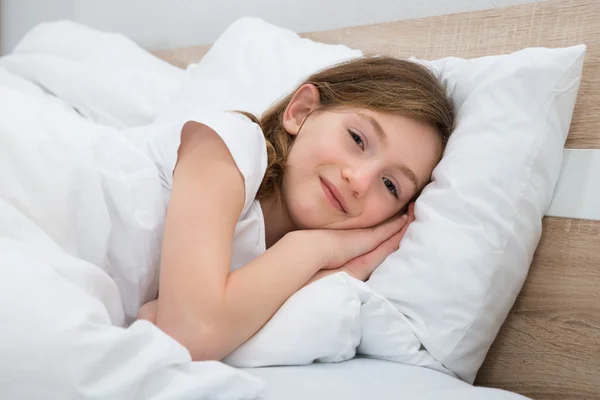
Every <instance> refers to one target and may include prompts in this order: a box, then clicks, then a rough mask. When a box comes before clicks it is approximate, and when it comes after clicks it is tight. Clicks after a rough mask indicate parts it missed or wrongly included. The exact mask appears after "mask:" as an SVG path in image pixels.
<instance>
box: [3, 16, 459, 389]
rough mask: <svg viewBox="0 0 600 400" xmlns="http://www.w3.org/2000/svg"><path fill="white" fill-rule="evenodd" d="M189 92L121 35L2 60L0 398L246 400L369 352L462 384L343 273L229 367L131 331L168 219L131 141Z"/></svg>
mask: <svg viewBox="0 0 600 400" xmlns="http://www.w3.org/2000/svg"><path fill="white" fill-rule="evenodd" d="M190 79H193V74H190V73H189V71H183V70H180V69H177V68H175V67H172V66H170V65H168V64H166V63H164V62H162V61H159V60H158V59H156V58H154V57H153V56H151V55H150V54H149V53H147V52H145V51H144V50H142V49H140V48H139V47H137V46H136V45H135V44H134V43H132V42H130V41H129V40H127V39H126V38H124V37H122V36H119V35H112V34H106V33H100V32H96V31H93V30H90V29H88V28H84V27H82V26H79V25H76V24H73V23H69V22H60V23H52V24H44V25H40V26H38V27H36V28H35V29H34V30H33V31H32V32H30V33H29V34H28V35H27V36H26V37H25V38H24V39H23V41H22V42H21V43H20V45H19V46H18V47H17V49H16V50H15V52H14V53H13V54H11V55H9V56H5V57H3V58H1V59H0V110H1V115H2V116H1V118H0V274H1V277H0V318H1V319H2V321H3V327H2V329H1V330H0V394H1V397H2V398H20V399H23V398H45V399H51V398H53V399H69V398H80V397H86V398H102V399H106V398H145V399H146V398H147V399H162V398H190V399H191V398H194V399H200V398H211V399H221V398H227V399H250V398H255V397H256V396H257V395H258V394H259V393H260V392H261V390H262V388H263V382H262V381H261V380H260V379H258V378H256V377H253V376H252V375H249V374H247V373H246V372H243V371H241V370H238V369H236V368H233V367H253V366H265V365H290V364H294V365H302V364H308V363H311V362H313V361H322V362H338V361H343V360H347V359H350V358H352V357H353V356H354V355H355V354H356V353H357V352H359V353H363V354H368V355H370V356H373V357H378V358H385V359H388V360H393V361H399V362H403V363H408V364H413V365H421V366H426V367H429V368H432V369H436V370H440V371H443V372H445V373H448V374H451V373H450V372H448V371H447V370H446V369H445V368H444V367H443V366H442V365H441V364H439V363H438V362H437V361H435V360H434V359H433V358H432V357H431V356H430V355H429V353H427V351H426V350H425V349H423V348H422V347H421V345H420V342H419V341H418V340H417V339H416V337H414V335H413V334H412V329H411V325H410V321H408V320H407V319H406V318H405V317H404V316H403V315H402V314H400V313H399V312H398V311H397V310H396V309H395V308H394V307H393V306H391V304H389V302H387V301H386V300H385V299H384V298H382V297H381V296H379V295H377V294H376V293H374V292H373V291H372V290H371V289H369V288H368V286H367V285H365V284H363V283H362V282H358V281H356V280H354V279H351V278H350V277H348V276H347V275H345V274H336V275H333V276H331V277H329V278H327V279H323V280H321V281H318V282H316V283H315V284H313V285H310V286H308V287H306V288H305V289H303V290H301V291H300V292H298V293H297V294H296V295H294V296H293V297H292V298H291V299H290V300H289V301H288V302H287V303H285V304H284V306H283V307H282V308H281V309H280V310H279V312H278V313H277V314H276V315H275V316H274V317H273V319H272V320H271V321H270V322H269V323H268V324H267V325H266V326H265V327H264V328H263V329H262V330H261V331H260V332H259V333H258V334H257V335H255V336H254V337H253V338H252V339H251V340H250V341H249V342H247V343H246V344H245V345H243V346H242V347H241V348H239V349H238V350H237V351H236V352H234V353H233V354H231V355H230V356H229V357H228V358H227V359H226V360H225V363H218V362H191V359H190V356H189V354H188V352H187V351H186V350H185V349H184V348H183V347H182V346H180V345H179V344H178V343H177V342H175V341H174V340H172V339H171V338H170V337H168V336H167V335H165V334H164V333H163V332H162V331H160V330H159V329H158V328H156V327H155V326H154V325H152V324H150V323H148V322H145V321H135V315H136V313H137V310H138V308H139V307H140V306H141V305H142V304H143V303H145V302H146V301H149V300H150V299H152V298H153V297H154V296H155V295H156V292H157V282H158V277H157V276H156V275H155V274H153V273H151V272H150V271H152V270H153V269H152V268H151V266H152V263H155V262H156V260H157V251H159V249H160V241H161V237H160V234H161V232H162V223H163V219H164V211H165V210H164V206H163V200H162V194H161V191H160V190H161V189H160V182H159V179H158V175H157V173H156V170H155V166H154V165H153V163H152V161H151V160H150V159H149V158H148V157H147V156H146V155H145V154H144V153H142V152H141V151H140V150H138V148H137V147H136V146H135V145H134V144H133V143H132V142H131V141H130V140H129V139H128V137H127V135H126V129H127V128H130V127H139V126H143V125H145V124H147V123H149V122H151V121H152V120H153V119H154V118H155V117H156V116H157V115H158V114H160V112H161V111H162V110H163V109H164V108H165V107H167V106H168V105H169V104H171V100H172V99H173V98H174V96H175V95H176V94H177V93H178V92H179V90H180V89H181V88H182V87H183V86H184V85H185V84H186V83H189V80H190ZM390 332H402V333H403V334H402V335H391V334H390ZM407 335H408V337H411V338H414V340H412V341H408V342H407V341H406V340H405V339H403V340H400V339H398V342H397V343H396V342H394V340H395V339H394V338H400V337H403V338H406V337H407ZM227 364H229V365H227ZM232 366H233V367H232Z"/></svg>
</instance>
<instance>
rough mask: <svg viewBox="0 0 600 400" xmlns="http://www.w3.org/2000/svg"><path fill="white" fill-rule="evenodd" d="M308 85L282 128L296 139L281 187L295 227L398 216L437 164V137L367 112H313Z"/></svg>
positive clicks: (352, 224)
mask: <svg viewBox="0 0 600 400" xmlns="http://www.w3.org/2000/svg"><path fill="white" fill-rule="evenodd" d="M311 86H312V85H305V86H303V88H301V89H300V90H299V91H298V92H296V96H294V98H293V99H292V102H291V103H290V105H289V106H288V108H287V110H286V112H285V114H284V127H285V128H286V130H287V131H288V133H289V134H292V135H297V137H296V139H295V142H294V144H293V146H292V149H291V150H290V154H289V156H288V163H287V170H286V174H285V175H284V181H283V202H284V206H285V208H286V211H287V213H288V214H289V216H290V218H291V220H292V222H293V224H294V225H295V227H296V228H297V229H314V228H332V229H355V228H367V227H371V226H375V225H377V224H379V223H381V222H383V221H385V220H387V219H388V218H390V217H392V216H393V215H395V214H397V213H398V212H400V211H401V210H402V209H403V208H404V206H405V205H406V204H407V203H408V202H409V201H410V200H411V199H412V198H413V196H414V195H415V194H416V193H417V192H418V191H420V190H421V189H422V188H423V187H424V186H425V184H427V183H428V182H429V180H430V178H431V173H432V171H433V168H434V167H435V165H436V164H437V162H438V161H439V157H440V154H441V150H442V149H441V142H440V138H439V135H438V134H437V132H436V131H435V130H434V128H432V127H428V126H425V125H423V124H421V123H419V122H416V121H414V120H411V119H409V118H407V117H403V116H399V115H391V114H384V113H380V112H375V111H370V110H366V109H336V110H330V111H319V110H317V111H313V110H314V105H315V104H314V102H315V101H318V92H315V91H316V88H314V86H312V87H311ZM305 88H306V89H305ZM302 90H305V92H304V93H301V91H302ZM315 96H316V98H315ZM311 97H312V106H311ZM316 104H318V102H317V103H316Z"/></svg>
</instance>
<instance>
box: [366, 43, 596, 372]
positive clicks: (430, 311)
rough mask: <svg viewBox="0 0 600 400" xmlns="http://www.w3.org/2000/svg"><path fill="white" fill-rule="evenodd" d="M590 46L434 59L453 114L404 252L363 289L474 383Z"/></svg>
mask: <svg viewBox="0 0 600 400" xmlns="http://www.w3.org/2000/svg"><path fill="white" fill-rule="evenodd" d="M584 54H585V46H583V45H579V46H574V47H569V48H562V49H547V48H528V49H524V50H522V51H518V52H516V53H513V54H508V55H500V56H490V57H482V58H477V59H471V60H462V59H458V58H447V59H442V60H438V61H433V62H429V63H427V62H426V64H429V65H431V66H433V67H434V68H435V69H436V70H438V71H440V73H441V75H442V76H443V78H444V79H445V80H446V82H447V84H448V87H449V90H450V91H451V93H452V96H453V98H454V99H455V102H456V106H457V111H458V118H457V127H456V130H455V132H454V133H453V134H452V136H451V138H450V140H449V142H448V146H447V148H446V151H445V154H444V156H443V159H442V161H441V162H440V164H439V165H438V166H437V168H436V169H435V171H434V174H433V182H432V183H431V184H430V185H428V186H427V187H426V188H425V190H424V191H423V193H422V194H421V196H420V197H419V199H418V201H417V205H416V210H415V213H416V218H417V219H416V221H415V223H414V224H413V225H411V227H410V228H409V229H408V231H407V234H406V236H405V238H404V240H403V242H402V246H401V249H400V250H399V251H397V252H396V253H395V254H393V255H392V256H390V257H388V259H387V260H386V261H385V262H384V263H383V264H382V266H381V267H380V268H378V269H377V270H376V271H375V273H374V274H373V275H372V277H371V279H370V280H369V282H368V284H369V286H370V287H372V288H373V289H375V290H376V291H378V292H379V293H381V294H383V295H384V296H385V297H386V298H387V299H389V300H390V301H391V302H392V303H393V304H394V305H395V306H396V308H397V309H398V310H399V311H400V312H402V313H403V314H404V315H405V316H407V317H408V318H409V319H410V320H411V321H412V324H413V327H414V332H415V334H416V335H417V337H418V338H419V339H420V341H421V342H422V343H423V346H424V347H425V348H426V349H427V350H428V351H429V353H430V354H431V355H433V357H434V358H435V359H436V360H438V361H440V362H441V363H442V364H443V365H444V366H445V367H447V368H449V369H450V370H452V371H453V372H455V373H456V374H457V375H458V376H460V377H461V378H462V379H464V380H466V381H468V382H472V381H473V380H474V379H475V375H476V373H477V370H478V368H479V367H480V366H481V364H482V362H483V360H484V358H485V355H486V353H487V351H488V349H489V346H490V345H491V343H492V342H493V340H494V338H495V337H496V334H497V333H498V330H499V329H500V326H501V325H502V323H503V322H504V320H505V318H506V315H507V314H508V312H509V310H510V308H511V307H512V305H513V303H514V301H515V299H516V297H517V295H518V293H519V291H520V289H521V286H522V284H523V282H524V280H525V277H526V275H527V272H528V269H529V265H530V263H531V260H532V258H533V254H534V251H535V249H536V247H537V244H538V241H539V238H540V234H541V222H542V217H543V216H544V214H545V212H546V210H547V208H548V206H549V204H550V200H551V199H552V194H553V190H554V186H555V184H556V181H557V179H558V174H559V171H560V166H561V160H562V149H563V145H564V142H565V139H566V137H567V134H568V132H569V126H570V123H571V116H572V114H573V108H574V105H575V99H576V96H577V92H578V89H579V83H580V79H581V71H582V65H583V58H584Z"/></svg>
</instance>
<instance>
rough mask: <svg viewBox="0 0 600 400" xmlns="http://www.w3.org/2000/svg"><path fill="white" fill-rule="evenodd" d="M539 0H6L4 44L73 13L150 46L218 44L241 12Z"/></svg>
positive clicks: (342, 17) (328, 16) (308, 21)
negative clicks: (226, 29) (224, 32)
mask: <svg viewBox="0 0 600 400" xmlns="http://www.w3.org/2000/svg"><path fill="white" fill-rule="evenodd" d="M535 1H537V0H1V3H0V4H1V5H0V6H1V12H0V15H1V21H0V51H1V52H2V54H6V53H7V52H10V51H11V50H12V49H13V48H14V46H15V44H16V43H17V42H18V40H19V39H20V38H21V37H22V36H23V35H24V34H25V33H26V32H27V30H29V29H30V28H31V27H32V26H33V25H35V24H36V23H38V22H41V21H46V20H53V19H59V18H68V19H73V20H75V21H78V22H81V23H84V24H87V25H90V26H92V27H95V28H97V29H101V30H107V31H116V32H121V33H123V34H125V35H127V36H129V37H130V38H132V39H133V40H135V41H136V42H138V43H139V44H140V45H141V46H143V47H145V48H148V49H159V48H173V47H180V46H191V45H196V44H206V43H212V42H213V41H214V40H215V38H216V37H217V36H218V35H219V34H220V33H221V32H222V31H223V30H224V29H225V28H226V27H227V26H228V25H229V24H230V23H231V22H233V21H234V20H235V19H236V18H238V17H241V16H244V15H252V16H257V17H261V18H263V19H265V20H267V21H269V22H271V23H274V24H277V25H280V26H284V27H286V28H289V29H292V30H294V31H296V32H307V31H316V30H325V29H333V28H338V27H343V26H352V25H364V24H370V23H376V22H385V21H394V20H401V19H411V18H418V17H427V16H433V15H443V14H450V13H456V12H465V11H474V10H480V9H486V8H494V7H503V6H507V5H513V4H520V3H529V2H535Z"/></svg>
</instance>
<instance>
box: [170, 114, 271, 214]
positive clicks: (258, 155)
mask: <svg viewBox="0 0 600 400" xmlns="http://www.w3.org/2000/svg"><path fill="white" fill-rule="evenodd" d="M208 132H210V133H214V134H215V135H210V134H208V135H207V133H208ZM218 138H220V139H221V140H222V141H223V143H224V144H225V146H226V148H227V150H228V151H229V153H230V155H231V158H232V159H233V161H234V162H235V165H236V166H237V168H238V170H239V171H240V173H241V174H242V177H243V179H244V187H245V201H244V205H245V207H244V211H247V209H248V207H249V205H250V204H251V203H252V201H253V200H254V198H255V197H256V194H257V192H258V188H259V187H260V184H261V182H262V179H263V177H264V174H265V171H266V168H267V149H266V143H265V137H264V134H263V132H262V130H261V128H260V126H259V125H258V124H257V123H256V122H255V121H253V120H252V119H251V118H249V117H248V116H246V115H243V114H241V113H239V112H235V111H220V112H202V113H197V114H196V115H189V117H187V118H186V120H185V124H184V125H183V128H182V130H181V146H182V147H186V146H188V145H189V144H192V143H198V142H199V141H208V142H210V141H211V140H213V141H214V140H218ZM208 142H207V143H206V144H208Z"/></svg>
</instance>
